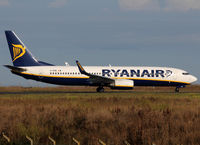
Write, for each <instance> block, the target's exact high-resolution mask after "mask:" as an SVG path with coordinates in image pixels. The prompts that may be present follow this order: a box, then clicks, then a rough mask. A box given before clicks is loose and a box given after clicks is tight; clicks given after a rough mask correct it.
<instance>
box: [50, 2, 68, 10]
mask: <svg viewBox="0 0 200 145" xmlns="http://www.w3.org/2000/svg"><path fill="white" fill-rule="evenodd" d="M66 3H67V0H54V1H52V2H51V3H49V7H50V8H60V7H63V6H65V5H66Z"/></svg>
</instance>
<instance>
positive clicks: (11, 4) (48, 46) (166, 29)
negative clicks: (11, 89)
mask: <svg viewBox="0 0 200 145" xmlns="http://www.w3.org/2000/svg"><path fill="white" fill-rule="evenodd" d="M5 30H14V31H15V33H16V34H17V35H18V36H19V37H20V39H21V40H22V41H23V42H24V44H25V45H26V46H27V47H28V48H29V50H30V51H31V52H32V53H33V54H34V56H35V57H36V58H37V59H38V60H42V61H46V62H49V63H53V64H56V65H64V62H68V63H69V64H70V65H75V60H76V59H78V60H79V61H80V62H81V64H83V65H108V64H111V65H135V66H138V65H142V66H169V67H176V68H181V69H184V70H186V71H188V72H190V73H191V74H193V75H195V76H197V77H198V78H199V79H200V57H199V55H200V0H33V1H28V0H0V50H1V51H0V86H10V85H14V86H16V85H20V86H49V85H48V84H43V83H38V82H35V81H31V80H25V79H23V78H21V77H19V76H16V75H13V74H11V73H10V72H9V70H8V69H6V68H4V67H3V66H2V65H4V64H10V65H11V64H12V62H11V58H10V53H9V50H8V45H7V42H6V39H5V34H4V31H5ZM199 82H200V81H198V83H199Z"/></svg>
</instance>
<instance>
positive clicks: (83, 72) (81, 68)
mask: <svg viewBox="0 0 200 145" xmlns="http://www.w3.org/2000/svg"><path fill="white" fill-rule="evenodd" d="M76 64H77V66H78V69H79V71H80V72H81V74H87V73H86V71H85V70H84V68H83V67H82V66H81V64H80V63H79V61H78V60H77V61H76Z"/></svg>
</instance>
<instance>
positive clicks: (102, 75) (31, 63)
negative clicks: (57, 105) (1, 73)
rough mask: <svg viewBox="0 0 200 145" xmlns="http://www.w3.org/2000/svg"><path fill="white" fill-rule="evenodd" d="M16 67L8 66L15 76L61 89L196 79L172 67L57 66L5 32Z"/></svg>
mask: <svg viewBox="0 0 200 145" xmlns="http://www.w3.org/2000/svg"><path fill="white" fill-rule="evenodd" d="M5 34H6V38H7V41H8V46H9V49H10V54H11V59H12V62H13V66H10V65H5V67H7V68H9V69H10V70H11V72H12V73H13V74H16V75H19V76H22V77H24V78H26V79H32V80H36V81H40V82H45V83H51V84H58V85H78V86H81V85H82V86H97V92H104V87H110V88H112V89H133V88H134V86H175V87H176V89H175V91H176V92H178V91H179V88H180V87H184V86H186V85H189V84H191V83H193V82H195V81H197V78H196V77H194V76H193V75H190V74H189V73H188V72H186V71H184V70H181V69H177V68H169V67H141V66H84V67H83V66H81V64H80V63H79V62H78V61H76V64H77V66H55V65H52V64H49V63H46V62H42V61H38V60H37V59H35V57H34V56H33V55H32V54H31V52H30V51H29V50H28V49H27V47H26V46H25V45H24V44H23V43H22V41H21V40H20V39H19V38H18V37H17V35H16V34H15V33H14V32H13V31H5Z"/></svg>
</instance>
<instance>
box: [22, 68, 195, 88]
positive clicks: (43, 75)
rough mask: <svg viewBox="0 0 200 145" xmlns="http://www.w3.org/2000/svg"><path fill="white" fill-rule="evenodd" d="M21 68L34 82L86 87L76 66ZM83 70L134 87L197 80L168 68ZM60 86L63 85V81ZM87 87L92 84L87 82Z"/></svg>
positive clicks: (186, 82) (86, 77)
mask: <svg viewBox="0 0 200 145" xmlns="http://www.w3.org/2000/svg"><path fill="white" fill-rule="evenodd" d="M22 68H25V69H26V70H27V71H26V72H23V73H22V74H23V75H25V76H27V77H26V78H28V76H34V77H33V78H32V77H30V78H31V79H34V78H38V79H35V80H38V81H44V82H48V83H53V84H54V83H55V84H60V83H59V82H54V81H56V80H53V78H56V79H57V80H58V79H65V80H66V85H87V83H86V82H82V81H80V82H79V81H78V79H81V80H83V79H89V77H88V76H86V75H83V74H81V73H80V71H79V69H78V67H77V66H32V67H22ZM84 68H85V70H86V71H87V72H88V73H90V74H93V75H98V76H103V77H108V78H112V79H128V80H133V81H134V84H135V86H137V85H138V86H154V85H155V86H158V85H161V86H162V85H164V86H165V85H167V86H170V84H171V85H178V84H180V85H181V84H183V85H187V84H191V83H193V82H194V81H196V80H197V78H196V77H194V76H192V75H190V74H189V73H187V72H186V71H184V70H181V69H176V68H168V67H140V66H84ZM68 79H70V80H69V82H67V80H68ZM73 79H75V82H73ZM48 80H49V81H48ZM61 84H63V85H65V83H64V82H63V80H62V81H61ZM88 85H93V84H91V83H90V82H88ZM95 85H96V84H95Z"/></svg>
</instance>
